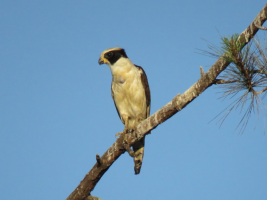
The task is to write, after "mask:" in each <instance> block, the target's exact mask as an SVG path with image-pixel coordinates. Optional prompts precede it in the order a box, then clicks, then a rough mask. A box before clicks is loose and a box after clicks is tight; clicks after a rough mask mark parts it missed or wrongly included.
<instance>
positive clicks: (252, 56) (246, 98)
mask: <svg viewBox="0 0 267 200" xmlns="http://www.w3.org/2000/svg"><path fill="white" fill-rule="evenodd" d="M243 46H244V43H241V42H240V40H239V35H238V34H234V35H232V36H229V37H222V38H221V47H220V48H219V47H217V46H215V45H213V44H211V43H209V44H208V48H209V49H210V50H212V52H208V51H202V54H204V55H208V56H211V57H217V58H219V57H221V58H223V59H224V60H225V61H228V62H230V65H229V66H228V67H227V69H226V70H224V73H222V75H221V76H220V79H218V80H217V84H219V85H220V86H221V89H222V98H226V97H230V98H233V97H237V99H236V100H235V101H234V102H232V103H231V104H230V105H229V106H228V107H227V108H226V109H225V110H224V111H222V112H221V113H220V114H222V113H224V112H225V111H226V110H227V112H226V113H225V114H224V115H223V117H222V118H221V119H220V122H221V124H222V123H223V122H224V120H225V119H226V118H227V116H228V115H229V114H230V112H231V111H232V110H233V109H234V108H235V109H236V108H241V111H242V110H243V109H244V108H245V107H246V110H245V113H244V115H243V117H242V119H241V120H240V122H239V124H238V126H237V128H238V127H240V133H241V134H242V133H243V132H244V130H245V128H246V126H247V124H248V121H249V119H250V117H251V114H252V113H257V115H258V118H259V115H260V113H261V112H262V113H263V116H265V112H264V111H265V109H266V106H265V105H264V103H263V99H264V97H265V96H266V94H267V48H266V41H263V42H259V40H258V39H255V38H254V39H252V40H251V42H250V43H248V44H247V45H246V46H245V47H244V48H243ZM242 48H243V49H242ZM247 105H248V106H247ZM220 114H219V115H220ZM264 121H265V118H264ZM264 125H265V123H264ZM237 128H236V129H237Z"/></svg>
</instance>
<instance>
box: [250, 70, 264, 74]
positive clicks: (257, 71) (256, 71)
mask: <svg viewBox="0 0 267 200" xmlns="http://www.w3.org/2000/svg"><path fill="white" fill-rule="evenodd" d="M253 72H254V73H258V74H265V75H267V71H266V72H264V71H263V70H254V71H253Z"/></svg>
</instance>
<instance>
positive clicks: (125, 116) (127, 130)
mask: <svg viewBox="0 0 267 200" xmlns="http://www.w3.org/2000/svg"><path fill="white" fill-rule="evenodd" d="M122 117H123V120H124V124H125V126H124V130H123V131H122V132H120V133H116V135H115V137H117V136H120V135H125V134H126V133H130V132H132V130H131V129H128V126H129V116H127V115H123V116H122ZM123 137H124V136H123Z"/></svg>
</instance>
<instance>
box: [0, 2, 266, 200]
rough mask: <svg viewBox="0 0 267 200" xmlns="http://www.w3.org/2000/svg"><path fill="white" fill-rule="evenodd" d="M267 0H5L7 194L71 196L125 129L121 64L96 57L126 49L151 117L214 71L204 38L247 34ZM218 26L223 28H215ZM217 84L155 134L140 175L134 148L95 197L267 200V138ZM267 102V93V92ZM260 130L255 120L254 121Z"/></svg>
mask: <svg viewBox="0 0 267 200" xmlns="http://www.w3.org/2000/svg"><path fill="white" fill-rule="evenodd" d="M265 4H266V1H263V0H257V1H248V0H245V1H240V0H226V1H221V0H220V1H219V0H214V1H207V0H203V1H199V0H193V1H171V0H164V1H163V0H162V1H140V0H135V1H122V0H114V1H107V0H102V1H92V0H76V1H73V0H72V1H69V0H64V1H63V0H59V1H54V0H53V1H52V0H46V1H37V0H31V1H30V0H24V1H21V0H20V1H18V0H17V1H15V0H10V1H8V0H2V1H1V2H0V35H1V37H0V94H1V97H0V160H1V164H0V199H7V200H15V199H27V200H36V199H41V200H47V199H49V200H54V199H55V200H56V199H57V200H58V199H65V198H66V197H67V196H68V195H69V194H70V193H71V192H72V191H73V190H74V189H75V188H76V186H77V185H78V184H79V182H80V181H81V180H82V179H83V177H84V176H85V174H86V173H87V172H88V171H89V170H90V169H91V167H92V166H93V165H94V164H95V155H96V154H100V155H102V154H103V153H104V152H105V151H106V150H107V149H108V148H109V147H110V146H111V145H112V144H113V142H114V141H115V134H116V133H117V132H120V131H122V130H123V124H122V123H121V121H120V119H119V117H118V116H117V112H116V109H115V107H114V104H113V101H112V98H111V94H110V84H111V73H110V70H109V68H108V66H106V65H101V66H99V65H98V62H97V61H98V58H99V56H100V53H101V52H102V51H103V50H105V49H107V48H110V47H116V46H120V47H123V48H125V49H126V52H127V54H128V56H129V58H130V59H131V60H132V61H133V62H134V63H135V64H137V65H140V66H142V67H143V68H144V69H145V71H146V73H147V76H148V80H149V84H150V88H151V95H152V107H151V113H152V114H153V113H154V112H156V111H157V110H158V109H159V108H161V107H162V106H164V105H165V104H167V103H168V102H169V101H171V99H172V98H173V97H174V96H175V95H176V94H178V93H183V92H184V91H185V90H187V89H188V88H189V87H190V86H191V85H192V84H193V83H195V82H196V81H197V79H198V78H199V77H200V70H199V66H200V65H201V66H203V68H204V70H205V71H207V70H208V69H209V67H210V66H211V65H212V64H213V63H214V62H215V61H216V60H215V59H212V58H209V57H205V56H203V55H199V54H196V53H195V52H196V48H199V49H206V50H207V47H206V46H207V43H206V42H205V41H203V40H202V39H201V38H204V39H206V40H208V41H211V42H213V43H214V44H217V45H219V43H220V34H221V35H231V34H234V33H241V32H242V31H243V30H244V29H245V28H246V27H247V26H248V25H249V24H250V23H251V22H252V20H253V19H254V18H255V17H256V15H257V14H258V12H259V11H260V10H261V9H262V8H263V6H264V5H265ZM216 29H218V30H219V32H220V34H219V33H218V32H217V30H216ZM220 91H221V90H220V89H219V88H216V87H211V88H209V89H208V90H207V91H205V92H204V93H203V94H202V95H201V96H200V97H198V98H197V99H196V100H195V101H193V102H192V103H191V104H189V105H188V106H187V107H186V108H185V109H184V110H182V111H181V112H180V113H178V114H177V115H175V116H174V117H172V118H171V119H169V120H168V121H167V122H165V123H163V124H161V125H160V126H158V127H157V128H156V129H155V130H154V131H152V135H149V136H147V137H146V146H145V157H144V163H143V167H142V170H141V174H140V175H138V176H136V175H134V170H133V161H132V158H130V157H129V156H128V155H127V154H124V155H122V156H121V157H120V159H119V160H117V161H116V162H115V163H114V164H113V165H112V166H111V168H110V169H109V170H108V171H107V173H106V174H105V175H104V176H103V178H102V179H101V180H100V182H99V183H98V184H97V186H96V188H95V190H94V191H93V192H92V195H95V196H99V197H100V198H102V199H103V200H108V199H127V200H136V199H138V200H142V199H146V200H147V199H159V200H161V199H181V200H196V199H203V200H214V199H216V200H236V199H242V200H251V199H253V200H254V199H255V200H266V199H267V189H266V185H267V136H266V135H265V134H264V128H263V125H264V121H263V118H262V117H260V119H259V120H258V124H257V127H256V128H255V124H256V123H257V116H256V115H253V118H252V120H251V121H250V124H249V125H248V127H247V129H246V131H245V132H244V134H243V135H238V131H237V132H234V129H235V127H236V126H237V124H238V122H239V120H240V119H241V117H242V114H241V115H240V114H239V110H236V111H235V112H234V113H232V114H231V115H230V117H229V118H228V119H227V120H226V121H225V123H224V124H223V126H222V127H221V128H219V125H218V124H216V121H217V120H215V121H213V122H211V123H209V124H208V122H209V121H210V120H211V119H213V118H214V117H215V116H216V115H217V114H218V113H220V112H221V111H222V110H223V109H224V108H225V107H226V106H227V105H229V104H230V102H232V100H231V99H230V100H229V99H226V100H224V101H222V100H220V99H218V98H219V97H220V94H218V92H220ZM265 103H266V98H265ZM254 128H255V129H254Z"/></svg>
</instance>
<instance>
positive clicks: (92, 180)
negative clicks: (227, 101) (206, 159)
mask: <svg viewBox="0 0 267 200" xmlns="http://www.w3.org/2000/svg"><path fill="white" fill-rule="evenodd" d="M266 19H267V4H266V5H265V6H264V7H263V9H262V10H261V11H260V13H259V14H258V15H257V17H256V18H255V19H254V20H253V22H252V23H251V24H250V25H249V27H248V28H247V29H246V30H245V31H243V32H242V33H241V34H240V37H239V39H240V41H241V42H244V45H246V44H247V43H248V42H249V41H250V40H251V38H252V37H253V36H254V35H255V34H256V33H257V31H258V30H259V28H258V27H259V26H261V25H262V24H263V23H264V22H265V21H266ZM228 65H229V62H226V61H225V60H224V59H222V58H219V59H218V60H217V61H216V62H215V63H214V64H213V65H212V67H211V68H210V69H209V70H208V72H207V73H205V74H203V73H202V74H201V78H200V79H199V80H198V81H197V82H196V83H195V84H194V85H192V86H191V87H190V88H189V89H188V90H187V91H185V92H184V93H183V94H181V95H180V94H178V95H177V96H175V97H174V98H173V100H172V101H171V102H169V103H168V104H167V105H165V106H164V107H162V108H161V109H159V110H158V111H157V112H156V113H154V114H153V115H151V116H150V117H149V118H147V119H146V120H144V121H142V122H141V123H140V124H139V125H138V127H137V131H136V133H133V134H126V137H127V138H125V139H126V140H127V143H128V144H129V145H130V146H132V145H133V144H134V143H135V142H136V141H137V140H140V139H141V138H143V137H144V136H145V135H146V134H147V133H149V131H151V130H153V129H155V128H156V127H157V126H158V125H159V124H161V123H163V122H164V121H166V120H167V119H169V118H170V117H172V116H173V115H174V114H176V113H177V112H179V111H180V110H182V109H183V108H185V107H186V106H187V105H188V104H189V103H190V102H191V101H193V100H194V99H195V98H196V97H198V96H199V95H200V94H201V93H202V92H204V91H205V90H206V89H207V88H208V87H210V86H211V85H213V84H215V83H216V77H217V76H218V75H219V74H220V73H221V72H222V71H223V70H225V69H226V67H227V66H228ZM124 152H125V149H124V144H123V138H122V137H119V138H118V139H117V140H116V142H115V143H114V144H113V145H112V146H111V147H110V148H109V149H108V150H107V151H106V152H105V153H104V155H103V156H102V157H101V158H100V160H99V159H98V162H97V163H96V164H95V165H94V166H93V168H92V169H91V170H90V171H89V172H88V173H87V174H86V175H85V177H84V179H83V180H82V181H81V182H80V184H79V185H78V187H77V188H76V189H75V190H74V191H73V192H72V193H71V194H70V195H69V197H68V198H67V200H85V199H86V198H87V197H88V196H89V195H90V192H91V191H92V190H93V189H94V187H95V185H96V184H97V182H98V181H99V180H100V179H101V177H102V176H103V175H104V173H105V172H106V171H107V170H108V169H109V167H110V166H111V165H112V164H113V162H114V161H115V160H117V159H118V158H119V157H120V155H121V154H123V153H124ZM98 163H101V165H99V164H98Z"/></svg>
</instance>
